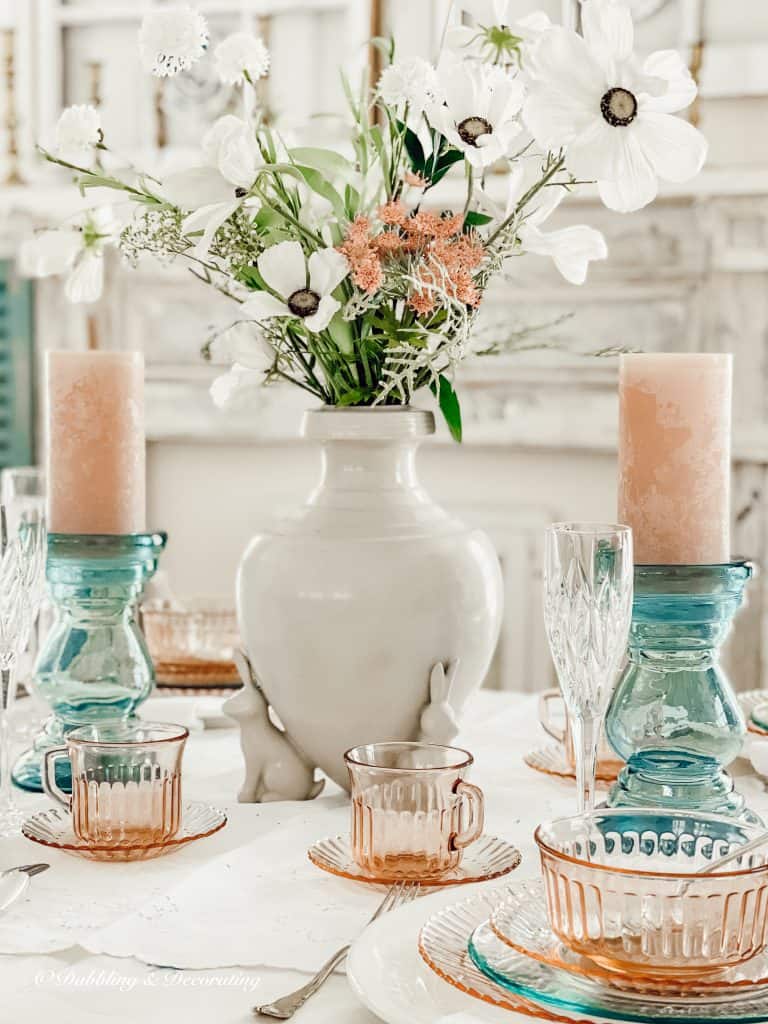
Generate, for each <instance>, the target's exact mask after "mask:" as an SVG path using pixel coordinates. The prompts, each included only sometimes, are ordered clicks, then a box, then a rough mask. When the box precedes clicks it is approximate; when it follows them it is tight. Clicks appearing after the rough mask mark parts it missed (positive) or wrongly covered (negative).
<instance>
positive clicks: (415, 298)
mask: <svg viewBox="0 0 768 1024" xmlns="http://www.w3.org/2000/svg"><path fill="white" fill-rule="evenodd" d="M408 305H409V306H410V307H411V309H412V310H413V311H414V313H416V314H417V315H418V316H428V315H429V314H430V313H431V312H432V310H433V309H434V308H435V298H434V296H433V295H432V293H431V292H430V291H427V290H426V289H422V290H420V291H415V292H412V294H411V297H410V298H409V299H408Z"/></svg>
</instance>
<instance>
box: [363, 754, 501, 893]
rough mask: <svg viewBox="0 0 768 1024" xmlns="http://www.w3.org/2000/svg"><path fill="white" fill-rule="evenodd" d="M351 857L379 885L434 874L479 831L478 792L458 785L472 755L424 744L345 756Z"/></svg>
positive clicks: (454, 863) (451, 861)
mask: <svg viewBox="0 0 768 1024" xmlns="http://www.w3.org/2000/svg"><path fill="white" fill-rule="evenodd" d="M344 760H345V762H346V765H347V770H348V771H349V777H350V782H351V796H352V842H351V846H352V856H353V858H354V860H355V862H356V863H357V864H358V865H359V866H360V867H361V868H363V869H364V870H366V871H369V872H371V873H375V874H378V875H383V876H385V877H386V878H414V879H423V878H429V877H431V876H435V875H441V874H443V873H444V872H446V871H449V870H451V868H455V867H456V866H457V865H458V864H459V862H460V861H461V857H462V854H463V851H464V848H465V847H467V846H469V844H470V843H473V842H474V841H475V840H476V839H478V838H479V837H480V835H481V834H482V831H483V817H484V802H483V794H482V791H481V790H480V789H479V788H478V787H477V786H473V785H472V784H471V783H469V782H466V781H465V775H466V774H467V772H468V771H469V768H470V767H471V765H472V761H473V758H472V755H471V754H470V753H469V752H468V751H466V750H461V749H460V748H458V747H443V746H437V745H432V744H427V743H370V744H367V745H365V746H361V747H353V748H352V749H351V750H348V751H347V753H346V754H345V755H344Z"/></svg>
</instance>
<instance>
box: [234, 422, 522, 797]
mask: <svg viewBox="0 0 768 1024" xmlns="http://www.w3.org/2000/svg"><path fill="white" fill-rule="evenodd" d="M434 429H435V425H434V418H433V416H432V413H430V412H425V411H421V410H417V409H413V408H410V407H405V408H402V407H392V408H383V407H382V408H374V409H336V408H332V407H327V408H323V409H318V410H313V411H311V412H308V413H307V414H306V417H305V421H304V436H305V437H307V438H309V439H311V440H313V441H319V442H320V443H321V445H322V475H321V479H320V483H319V485H318V486H317V487H316V489H315V490H314V492H313V493H312V494H311V495H310V497H309V499H308V501H307V503H306V504H305V505H304V506H303V507H301V508H299V509H297V511H296V513H295V514H294V515H293V516H291V517H290V518H287V519H285V520H283V521H281V522H280V523H279V524H278V526H277V527H276V528H275V529H272V530H270V531H269V532H265V533H262V534H259V535H257V536H256V537H254V538H253V540H252V541H251V543H250V545H249V547H248V549H247V551H246V553H245V555H244V557H243V560H242V563H241V565H240V571H239V574H238V613H239V619H240V628H241V635H242V639H243V644H244V647H245V649H246V652H247V655H248V657H249V659H250V663H251V666H252V669H253V674H254V676H255V679H256V680H257V681H258V685H260V686H261V688H262V690H263V692H264V694H265V695H266V698H267V700H268V701H269V703H270V704H271V705H272V707H273V708H274V710H275V711H276V712H277V714H278V716H279V718H280V720H281V721H282V723H283V725H284V727H285V730H286V733H287V734H288V737H290V740H291V741H292V743H293V745H294V746H295V748H296V749H297V750H298V751H299V752H300V753H301V755H303V757H304V758H305V759H306V761H307V762H308V763H309V764H310V765H316V766H318V767H319V768H321V769H322V770H323V771H324V772H325V773H326V774H327V775H329V776H330V777H331V778H332V779H334V780H335V781H336V782H338V783H339V784H340V785H342V786H344V787H345V788H346V787H347V785H348V782H347V777H346V771H345V768H344V764H343V754H344V751H345V750H347V749H348V748H350V747H352V746H355V745H358V744H361V743H368V742H373V741H377V740H410V739H416V738H419V737H422V738H426V739H429V740H432V741H443V742H446V741H448V740H450V739H451V738H452V736H453V735H454V734H455V732H456V729H457V723H456V715H457V714H458V713H459V712H460V711H461V709H462V707H463V705H464V703H465V701H466V699H467V697H468V696H469V694H470V693H471V692H472V691H473V690H475V689H476V688H477V687H479V686H480V684H481V683H482V680H483V678H484V676H485V674H486V672H487V670H488V666H489V663H490V660H491V657H492V655H493V651H494V648H495V646H496V641H497V639H498V634H499V628H500V624H501V614H502V584H501V572H500V568H499V562H498V558H497V556H496V553H495V551H494V549H493V547H492V545H491V543H490V541H489V540H488V538H487V537H486V535H485V534H484V533H482V532H481V531H480V530H474V529H469V528H468V527H466V526H464V525H463V524H462V523H461V522H459V521H458V520H456V519H454V518H453V517H451V516H450V515H448V513H447V512H445V511H444V510H443V509H442V508H440V507H439V506H438V505H436V504H435V503H434V502H433V501H432V500H431V499H430V498H429V496H428V495H427V494H426V493H425V492H424V491H423V490H422V488H421V487H420V486H419V483H418V480H417V477H416V467H415V459H416V449H417V447H418V445H419V443H420V441H421V440H422V438H424V437H426V436H427V435H428V434H431V433H433V432H434ZM257 746H258V744H256V743H255V742H253V743H250V744H249V743H247V742H246V739H245V731H244V733H243V747H244V753H245V757H246V762H248V765H249V769H250V770H251V774H252V775H253V770H252V769H253V768H254V763H256V764H258V762H259V759H260V758H261V759H262V760H263V756H262V754H261V753H260V751H259V750H258V749H256V747H257ZM308 795H309V794H308Z"/></svg>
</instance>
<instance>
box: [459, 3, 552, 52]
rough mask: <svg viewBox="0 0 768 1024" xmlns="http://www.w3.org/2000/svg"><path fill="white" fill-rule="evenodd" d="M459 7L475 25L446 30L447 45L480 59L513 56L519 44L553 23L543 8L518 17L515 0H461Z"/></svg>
mask: <svg viewBox="0 0 768 1024" xmlns="http://www.w3.org/2000/svg"><path fill="white" fill-rule="evenodd" d="M459 7H460V8H462V9H463V10H465V11H466V12H467V13H468V14H470V15H472V18H473V19H474V21H475V25H474V26H472V25H452V26H451V27H450V28H449V29H448V31H447V32H446V36H445V45H446V48H447V49H449V50H461V51H462V55H463V56H471V57H477V58H479V59H483V58H491V57H492V58H494V59H496V60H498V61H504V60H509V59H511V58H515V57H516V56H518V55H519V50H520V47H523V46H526V45H530V44H532V43H533V42H535V40H536V39H537V38H538V37H539V36H540V35H541V33H542V32H545V31H546V30H547V29H548V28H550V27H551V24H552V23H551V21H550V20H549V15H547V14H546V13H545V12H544V11H532V12H531V13H530V14H526V15H524V16H523V17H522V18H520V17H518V15H517V8H518V7H519V3H518V0H461V2H460V4H459Z"/></svg>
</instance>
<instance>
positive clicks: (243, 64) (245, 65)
mask: <svg viewBox="0 0 768 1024" xmlns="http://www.w3.org/2000/svg"><path fill="white" fill-rule="evenodd" d="M213 64H214V67H215V68H216V74H217V75H218V76H219V80H220V81H221V82H223V83H224V85H242V83H243V82H244V81H246V82H250V83H251V85H253V83H254V82H256V81H258V79H259V78H264V77H265V76H266V75H267V73H268V72H269V65H270V56H269V50H268V49H267V48H266V46H265V45H264V41H263V40H262V39H259V37H258V36H254V35H251V33H250V32H233V33H232V35H230V36H227V38H226V39H222V41H221V42H220V43H219V45H218V46H217V47H216V49H215V50H214V51H213Z"/></svg>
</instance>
